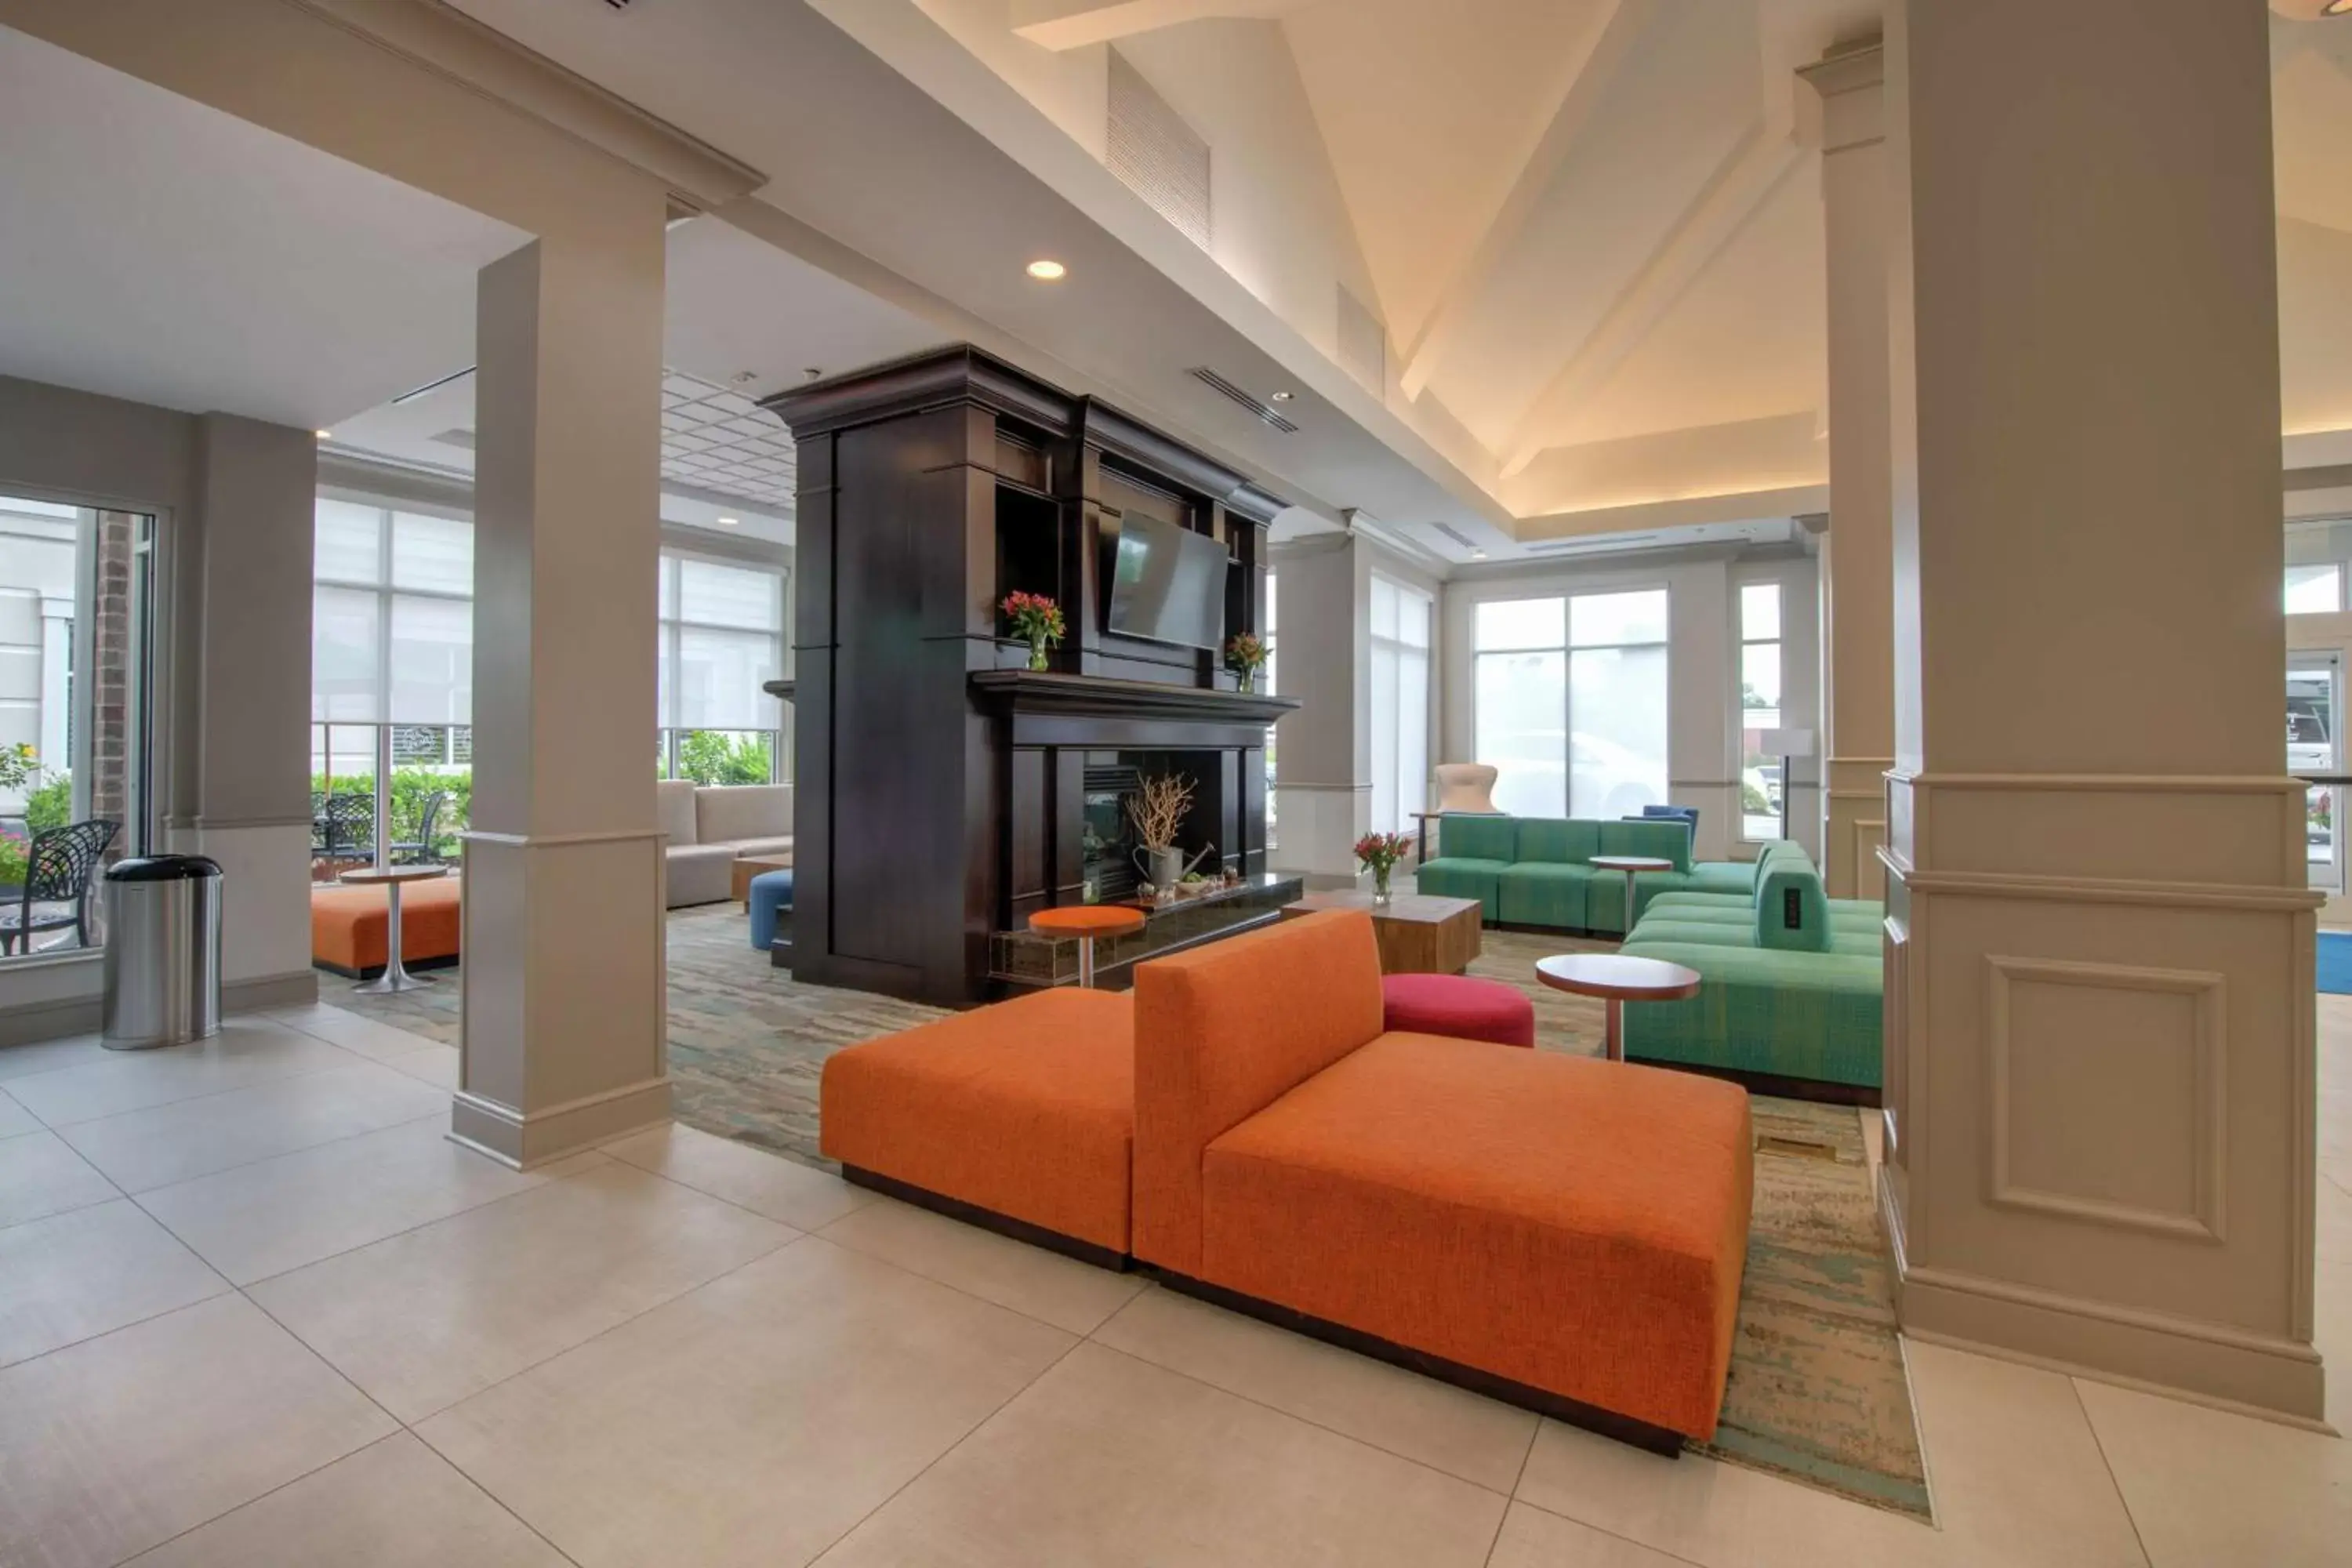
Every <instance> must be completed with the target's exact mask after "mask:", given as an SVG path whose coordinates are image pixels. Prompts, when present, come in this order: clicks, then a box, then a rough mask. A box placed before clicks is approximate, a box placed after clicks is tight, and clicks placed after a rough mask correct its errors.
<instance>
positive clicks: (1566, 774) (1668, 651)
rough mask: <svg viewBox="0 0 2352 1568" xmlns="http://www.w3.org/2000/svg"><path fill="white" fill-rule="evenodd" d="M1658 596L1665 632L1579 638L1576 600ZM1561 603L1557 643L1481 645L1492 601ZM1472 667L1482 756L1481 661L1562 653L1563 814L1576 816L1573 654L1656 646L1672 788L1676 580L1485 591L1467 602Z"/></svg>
mask: <svg viewBox="0 0 2352 1568" xmlns="http://www.w3.org/2000/svg"><path fill="white" fill-rule="evenodd" d="M1634 594H1655V595H1660V597H1661V599H1662V600H1663V602H1664V610H1665V619H1664V630H1663V632H1662V633H1661V634H1660V636H1659V637H1656V638H1654V639H1646V638H1645V639H1641V640H1636V641H1627V642H1579V641H1578V640H1577V637H1576V602H1577V601H1578V600H1580V599H1608V598H1616V597H1619V596H1622V595H1634ZM1527 604H1557V605H1559V640H1558V641H1557V642H1548V643H1531V644H1527V645H1524V646H1513V647H1495V648H1486V647H1480V646H1479V641H1478V619H1479V612H1480V611H1481V610H1482V609H1484V608H1485V607H1486V606H1487V605H1527ZM1468 609H1469V616H1468V620H1469V625H1468V626H1467V628H1466V630H1467V632H1468V641H1469V653H1470V669H1469V677H1470V679H1469V682H1468V686H1469V695H1470V738H1471V746H1472V749H1473V750H1474V751H1475V752H1478V753H1479V754H1481V755H1484V754H1485V752H1486V747H1485V745H1484V744H1483V742H1481V741H1480V740H1479V720H1480V715H1479V711H1478V690H1479V685H1480V682H1479V679H1478V669H1479V661H1480V660H1482V659H1485V658H1510V657H1514V656H1523V655H1528V654H1541V655H1555V654H1556V655H1558V656H1559V669H1560V758H1559V761H1560V775H1559V790H1560V793H1559V815H1560V816H1570V817H1572V816H1573V815H1574V812H1575V803H1576V697H1575V689H1576V676H1575V658H1576V656H1577V655H1578V654H1580V653H1597V652H1612V651H1619V650H1623V649H1629V648H1641V649H1646V648H1656V649H1659V650H1661V651H1662V652H1663V653H1664V655H1665V657H1666V659H1667V678H1666V694H1665V695H1666V718H1665V729H1666V735H1667V754H1666V756H1665V757H1664V759H1662V760H1663V761H1664V763H1665V769H1666V793H1667V795H1669V796H1671V795H1672V793H1673V789H1674V756H1673V733H1674V731H1673V724H1674V711H1673V710H1674V676H1673V659H1674V624H1675V595H1674V585H1673V584H1672V583H1671V582H1670V581H1669V580H1667V579H1665V578H1663V577H1656V576H1642V577H1632V578H1627V579H1625V580H1624V581H1622V582H1612V583H1607V584H1597V583H1596V584H1586V585H1581V586H1571V585H1568V584H1562V585H1560V586H1558V587H1555V588H1550V589H1531V590H1529V591H1527V592H1512V593H1502V594H1495V595H1482V596H1480V597H1478V598H1476V599H1474V600H1473V601H1471V603H1470V604H1469V605H1468Z"/></svg>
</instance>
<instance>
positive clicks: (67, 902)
mask: <svg viewBox="0 0 2352 1568" xmlns="http://www.w3.org/2000/svg"><path fill="white" fill-rule="evenodd" d="M121 827H122V825H121V823H119V822H108V821H105V820H103V819H101V818H95V817H94V818H91V819H90V820H89V821H86V822H75V823H68V825H67V826H63V827H52V828H50V829H49V830H48V831H47V833H37V834H35V835H34V836H33V844H32V847H31V849H30V850H29V851H27V852H26V857H25V885H24V887H22V888H21V889H18V890H17V893H16V901H15V902H13V903H7V904H0V953H8V952H16V951H17V948H18V944H19V943H21V944H22V945H23V949H24V951H25V952H32V951H33V938H34V937H36V936H37V935H38V934H39V933H41V932H42V931H63V930H65V929H66V928H67V927H68V926H71V927H72V928H73V933H74V944H75V945H76V946H77V947H88V946H89V894H90V888H91V886H92V884H93V883H95V882H96V880H97V879H98V867H99V861H100V857H102V856H104V855H105V853H106V847H107V846H108V845H110V844H111V843H113V842H114V836H115V834H116V833H118V832H120V831H121ZM41 906H46V908H43V907H41Z"/></svg>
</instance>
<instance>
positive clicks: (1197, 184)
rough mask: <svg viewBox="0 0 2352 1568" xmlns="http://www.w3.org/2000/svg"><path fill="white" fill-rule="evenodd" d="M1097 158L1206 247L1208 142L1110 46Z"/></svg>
mask: <svg viewBox="0 0 2352 1568" xmlns="http://www.w3.org/2000/svg"><path fill="white" fill-rule="evenodd" d="M1104 142H1105V147H1104V155H1103V161H1104V162H1105V163H1108V164H1109V165H1110V172H1111V173H1112V174H1117V175H1118V177H1119V178H1120V179H1121V180H1123V181H1124V182H1126V184H1127V188H1128V189H1129V190H1131V191H1133V192H1134V193H1135V194H1136V195H1139V196H1141V197H1142V198H1143V199H1144V200H1145V201H1147V202H1149V203H1150V205H1151V208H1152V210H1153V211H1155V212H1157V213H1158V214H1159V215H1160V216H1161V217H1164V218H1166V219H1167V220H1168V221H1169V222H1170V223H1172V224H1174V225H1175V226H1177V227H1178V228H1180V229H1181V230H1182V231H1183V232H1184V236H1185V237H1186V238H1188V239H1190V240H1191V241H1192V243H1193V244H1195V245H1197V246H1199V247H1201V248H1202V249H1203V250H1206V249H1207V248H1208V247H1209V234H1210V228H1209V143H1208V142H1206V141H1204V140H1203V139H1202V136H1201V133H1200V132H1197V131H1195V130H1193V129H1192V127H1191V126H1190V125H1188V124H1186V123H1185V122H1184V117H1183V116H1182V115H1181V114H1179V113H1177V112H1176V110H1175V109H1174V107H1173V106H1171V104H1170V103H1169V101H1168V100H1166V99H1164V98H1162V97H1160V94H1159V92H1158V90H1157V89H1154V88H1153V87H1152V85H1151V84H1150V82H1148V81H1146V80H1144V79H1143V73H1142V72H1141V71H1139V70H1137V69H1136V68H1134V67H1133V66H1131V65H1129V64H1128V62H1127V57H1126V56H1124V55H1122V54H1120V53H1119V52H1118V50H1117V49H1113V50H1111V51H1110V117H1109V122H1108V133H1107V135H1106V136H1105V138H1104Z"/></svg>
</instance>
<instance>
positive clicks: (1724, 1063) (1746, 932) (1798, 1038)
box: [1622, 844, 1884, 1105]
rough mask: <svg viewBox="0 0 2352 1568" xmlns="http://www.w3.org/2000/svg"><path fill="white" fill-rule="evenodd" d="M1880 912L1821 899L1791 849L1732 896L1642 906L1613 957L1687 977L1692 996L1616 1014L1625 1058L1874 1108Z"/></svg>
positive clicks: (1804, 862)
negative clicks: (1695, 976) (1659, 964)
mask: <svg viewBox="0 0 2352 1568" xmlns="http://www.w3.org/2000/svg"><path fill="white" fill-rule="evenodd" d="M1883 919H1884V910H1883V909H1882V907H1881V906H1880V905H1878V904H1875V903H1871V902H1867V901H1864V900H1832V899H1830V898H1827V897H1825V896H1823V893H1822V879H1821V873H1820V872H1819V871H1817V870H1816V869H1815V868H1814V867H1813V864H1812V861H1811V858H1808V857H1807V856H1806V854H1805V852H1804V851H1803V850H1802V849H1801V848H1800V847H1797V846H1795V845H1793V844H1777V845H1774V846H1772V847H1770V848H1769V849H1768V850H1767V851H1766V852H1765V855H1764V856H1763V857H1762V858H1760V859H1759V861H1758V863H1757V878H1756V885H1755V887H1754V889H1752V890H1751V891H1750V892H1749V894H1748V896H1747V897H1746V898H1744V899H1741V898H1738V897H1725V896H1722V895H1714V896H1708V895H1703V894H1696V893H1690V892H1672V893H1666V894H1663V895H1661V896H1660V897H1658V898H1656V899H1654V900H1650V901H1648V902H1647V903H1646V904H1645V905H1644V906H1643V914H1642V917H1641V919H1640V921H1638V922H1637V923H1636V924H1635V925H1634V927H1633V933H1632V934H1631V935H1630V936H1628V937H1627V938H1626V939H1625V944H1624V948H1623V950H1622V951H1624V952H1629V953H1633V954H1635V955H1637V956H1639V957H1643V958H1658V959H1664V960H1666V961H1668V962H1670V963H1679V964H1683V965H1685V967H1687V968H1690V969H1695V970H1696V971H1697V972H1698V973H1699V978H1700V982H1701V984H1700V986H1699V990H1698V994H1696V995H1695V996H1689V997H1685V998H1684V999H1683V1000H1681V1001H1678V1002H1644V1003H1642V1004H1640V1005H1635V1006H1629V1007H1627V1008H1626V1009H1625V1056H1626V1058H1627V1059H1628V1060H1631V1061H1648V1062H1655V1063H1659V1064H1662V1065H1665V1066H1674V1067H1685V1068H1697V1069H1698V1070H1701V1071H1705V1072H1714V1073H1719V1074H1723V1075H1725V1076H1727V1077H1732V1078H1737V1079H1741V1080H1743V1081H1746V1082H1748V1083H1749V1084H1750V1085H1751V1087H1758V1088H1762V1089H1767V1090H1769V1091H1770V1092H1775V1093H1783V1094H1795V1095H1799V1096H1802V1097H1805V1098H1809V1099H1822V1100H1845V1101H1856V1102H1860V1103H1863V1104H1868V1105H1875V1104H1877V1103H1878V1102H1879V1090H1880V1076H1881V1057H1880V1046H1879V1035H1880V1028H1881V1018H1882V1013H1883V1008H1882V1004H1881V992H1882V984H1883V982H1882V962H1881V955H1880V946H1879V927H1880V924H1881V922H1882V921H1883Z"/></svg>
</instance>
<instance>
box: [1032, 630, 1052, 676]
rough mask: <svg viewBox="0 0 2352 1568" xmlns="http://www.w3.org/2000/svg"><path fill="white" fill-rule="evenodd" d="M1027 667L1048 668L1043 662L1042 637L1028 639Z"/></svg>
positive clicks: (1043, 644) (1043, 647)
mask: <svg viewBox="0 0 2352 1568" xmlns="http://www.w3.org/2000/svg"><path fill="white" fill-rule="evenodd" d="M1029 668H1032V669H1045V668H1050V667H1049V666H1048V665H1047V664H1046V662H1045V638H1044V637H1031V638H1030V639H1029Z"/></svg>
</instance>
